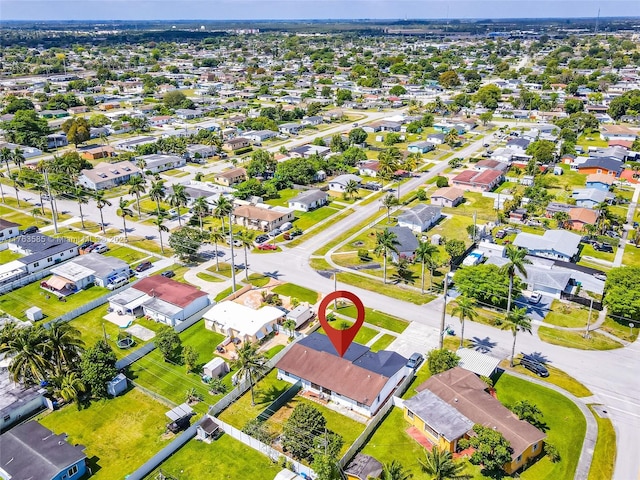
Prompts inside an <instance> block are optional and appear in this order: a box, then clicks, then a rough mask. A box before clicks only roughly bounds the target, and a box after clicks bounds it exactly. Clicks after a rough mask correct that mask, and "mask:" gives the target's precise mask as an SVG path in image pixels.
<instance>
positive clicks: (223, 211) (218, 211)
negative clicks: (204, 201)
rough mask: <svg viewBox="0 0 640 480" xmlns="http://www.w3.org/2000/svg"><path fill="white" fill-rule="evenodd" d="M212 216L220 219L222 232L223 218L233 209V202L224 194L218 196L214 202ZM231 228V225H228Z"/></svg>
mask: <svg viewBox="0 0 640 480" xmlns="http://www.w3.org/2000/svg"><path fill="white" fill-rule="evenodd" d="M214 206H215V207H214V209H213V216H214V217H216V218H219V219H221V220H222V233H224V219H225V218H227V217H228V216H229V214H230V213H231V212H232V211H233V202H232V201H231V200H229V199H228V198H227V197H225V196H222V195H221V196H220V198H218V200H217V201H216V202H215V203H214ZM229 228H231V225H229Z"/></svg>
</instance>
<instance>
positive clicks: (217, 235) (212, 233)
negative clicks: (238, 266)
mask: <svg viewBox="0 0 640 480" xmlns="http://www.w3.org/2000/svg"><path fill="white" fill-rule="evenodd" d="M209 228H211V227H209ZM224 239H225V236H224V233H223V232H222V230H220V229H219V228H214V229H212V230H209V241H211V242H213V244H214V245H215V247H216V272H217V271H219V270H220V257H219V256H218V243H220V242H224Z"/></svg>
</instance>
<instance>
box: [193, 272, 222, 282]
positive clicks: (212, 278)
mask: <svg viewBox="0 0 640 480" xmlns="http://www.w3.org/2000/svg"><path fill="white" fill-rule="evenodd" d="M196 277H198V278H200V279H201V280H204V281H205V282H213V283H218V282H224V280H223V279H221V278H220V277H216V276H215V275H211V274H209V273H207V272H198V273H196Z"/></svg>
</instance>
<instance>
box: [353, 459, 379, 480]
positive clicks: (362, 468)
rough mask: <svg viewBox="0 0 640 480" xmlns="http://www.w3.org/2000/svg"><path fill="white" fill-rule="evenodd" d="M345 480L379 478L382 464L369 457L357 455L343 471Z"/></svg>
mask: <svg viewBox="0 0 640 480" xmlns="http://www.w3.org/2000/svg"><path fill="white" fill-rule="evenodd" d="M344 474H345V475H346V476H347V480H369V479H370V478H380V475H382V464H381V463H380V462H379V461H378V460H376V459H375V458H373V457H372V456H370V455H365V454H364V453H357V454H356V456H355V457H353V460H351V461H350V462H349V464H348V465H347V466H346V468H345V469H344Z"/></svg>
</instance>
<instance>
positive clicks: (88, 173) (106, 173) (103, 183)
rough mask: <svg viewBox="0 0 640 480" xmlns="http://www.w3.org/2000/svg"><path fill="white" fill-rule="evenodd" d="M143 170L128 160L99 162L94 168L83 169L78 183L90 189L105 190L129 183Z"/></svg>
mask: <svg viewBox="0 0 640 480" xmlns="http://www.w3.org/2000/svg"><path fill="white" fill-rule="evenodd" d="M140 173H141V170H140V169H139V168H138V167H136V166H135V165H134V164H133V163H131V162H130V161H128V160H125V161H124V162H118V163H104V162H102V163H99V164H98V165H96V166H95V167H94V168H92V169H85V170H82V172H81V173H80V176H79V177H78V183H79V184H80V185H82V186H83V187H85V188H88V189H89V190H105V189H107V188H112V187H116V186H118V185H122V184H123V183H127V182H128V181H129V179H130V178H131V177H137V176H140Z"/></svg>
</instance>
